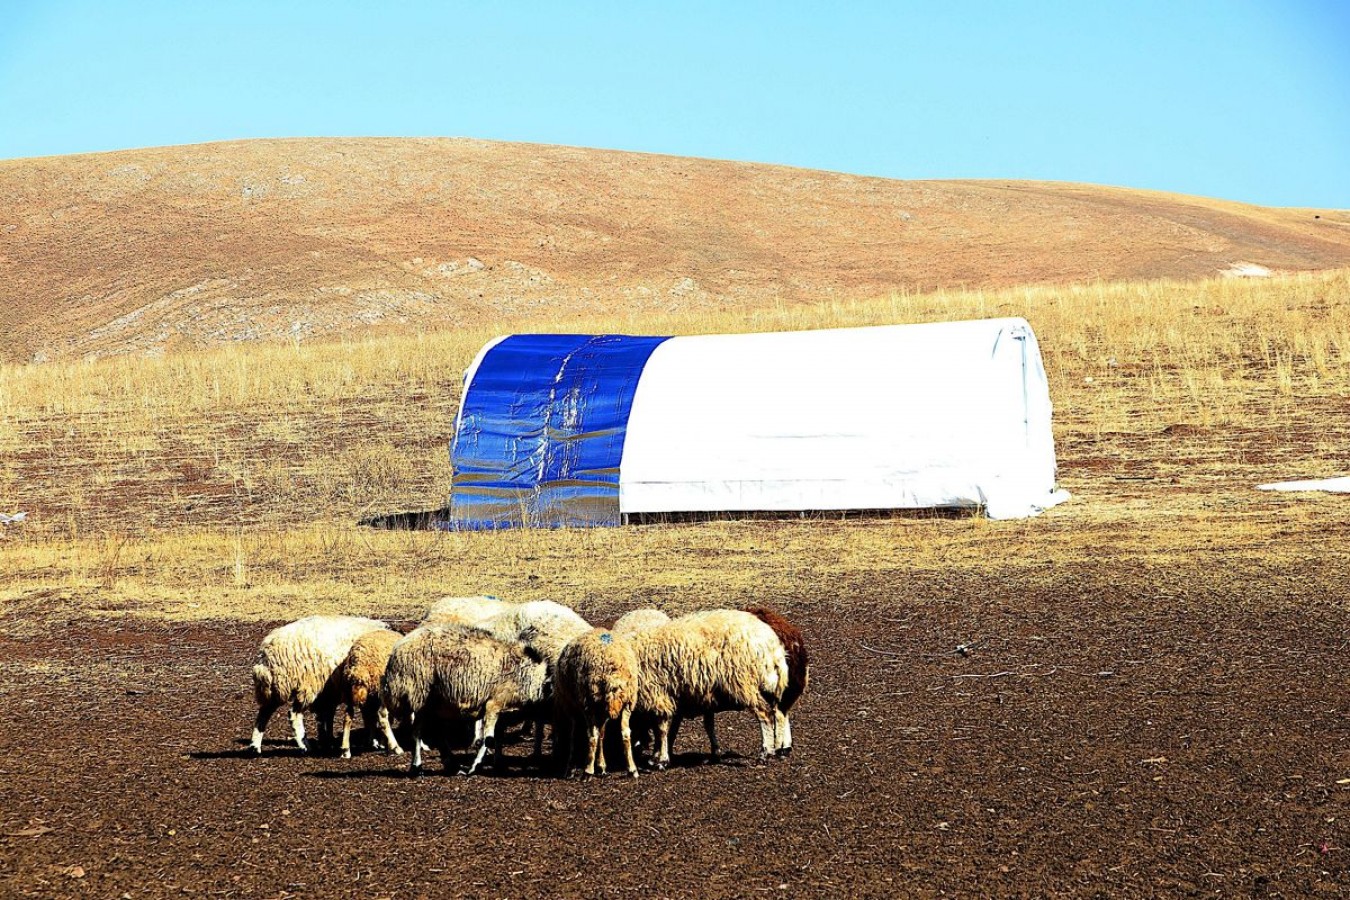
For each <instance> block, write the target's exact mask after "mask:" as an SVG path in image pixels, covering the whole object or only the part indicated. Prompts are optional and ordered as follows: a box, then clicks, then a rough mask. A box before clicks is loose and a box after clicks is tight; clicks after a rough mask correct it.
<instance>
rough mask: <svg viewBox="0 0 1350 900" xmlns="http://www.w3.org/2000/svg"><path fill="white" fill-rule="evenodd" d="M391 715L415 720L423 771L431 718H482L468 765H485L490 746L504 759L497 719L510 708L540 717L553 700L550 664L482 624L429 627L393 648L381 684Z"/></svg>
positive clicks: (416, 752)
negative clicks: (423, 738)
mask: <svg viewBox="0 0 1350 900" xmlns="http://www.w3.org/2000/svg"><path fill="white" fill-rule="evenodd" d="M380 695H381V699H382V700H383V701H384V705H385V707H386V708H387V709H388V710H389V713H390V714H391V715H396V716H399V717H400V718H403V719H405V720H407V721H409V722H410V723H411V726H412V727H411V731H412V735H411V740H412V746H413V751H412V764H411V767H410V771H411V773H412V774H414V775H417V774H421V772H422V741H421V732H422V729H423V727H424V726H425V724H426V722H427V720H428V718H430V717H435V716H443V717H447V718H451V719H455V718H460V719H463V718H470V719H482V720H483V729H482V737H481V738H480V739H478V740H476V741H475V746H476V749H477V750H478V753H477V755H476V756H475V757H474V760H473V763H472V764H471V765H470V766H469V767H468V769H467V770H465V774H467V775H472V774H473V773H474V772H476V771H477V770H478V766H479V765H480V764H481V763H482V761H483V756H484V754H485V753H486V752H487V750H488V749H489V748H493V750H494V760H496V761H500V758H501V747H500V746H499V745H498V744H497V741H496V734H497V719H498V717H499V716H500V715H501V714H502V713H505V712H523V713H525V714H526V715H529V716H532V717H534V718H536V719H537V718H539V717H540V716H541V715H543V714H544V713H545V711H546V710H547V707H548V704H549V702H550V701H551V700H552V684H551V681H550V672H549V665H548V663H547V662H545V660H544V658H543V656H542V655H541V654H540V653H539V652H538V651H537V650H535V649H534V648H533V647H530V646H528V645H526V644H522V643H516V642H512V643H508V642H506V641H501V640H498V639H497V638H495V637H493V636H492V635H490V634H488V633H486V632H484V631H481V630H479V629H477V628H467V627H465V626H462V625H427V626H423V627H421V628H418V629H416V630H415V631H413V632H412V633H411V634H409V635H408V636H407V637H405V638H404V639H403V640H401V641H399V642H398V643H397V644H395V645H394V649H393V651H392V652H391V653H390V654H389V665H388V666H387V667H386V668H385V671H384V679H383V682H382V684H381V687H380Z"/></svg>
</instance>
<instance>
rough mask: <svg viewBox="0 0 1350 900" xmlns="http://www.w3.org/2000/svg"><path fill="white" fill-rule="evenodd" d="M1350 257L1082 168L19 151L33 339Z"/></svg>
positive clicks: (736, 299)
mask: <svg viewBox="0 0 1350 900" xmlns="http://www.w3.org/2000/svg"><path fill="white" fill-rule="evenodd" d="M1343 266H1350V213H1347V212H1345V211H1333V210H1301V209H1272V208H1266V207H1257V206H1249V205H1245V204H1239V203H1231V202H1226V201H1219V200H1208V199H1204V198H1197V197H1185V196H1179V195H1171V194H1163V193H1157V192H1149V191H1139V190H1132V189H1125V188H1108V187H1098V186H1092V185H1080V184H1064V183H1053V182H1028V181H897V180H889V179H881V178H869V177H863V176H854V175H847V174H839V173H832V172H821V171H813V170H805V169H794V168H787V167H782V166H772V165H762V164H752V163H735V162H725V161H717V160H704V159H691V158H682V157H669V156H657V155H650V154H638V153H626V152H620V151H604V150H588V149H581V148H572V147H558V146H548V145H534V144H508V143H495V142H489V141H479V140H470V139H450V138H446V139H395V138H388V139H373V138H372V139H285V140H259V141H241V142H229V143H217V144H200V145H190V146H183V147H163V148H153V149H146V150H131V151H119V152H113V153H100V154H88V155H79V156H67V157H46V158H37V159H20V160H8V161H0V304H2V306H0V317H3V319H2V321H3V324H4V328H3V329H2V330H0V359H7V360H12V361H24V360H31V359H44V358H54V357H60V356H79V355H103V354H108V353H119V352H150V351H155V350H159V349H163V348H166V347H175V346H208V345H212V344H219V343H225V342H229V341H238V340H255V339H274V338H283V337H305V338H308V337H315V336H323V335H336V334H340V333H343V332H348V331H352V330H357V329H369V328H395V329H399V328H413V327H452V326H455V325H465V324H473V325H481V324H485V323H494V324H496V323H500V327H501V330H510V328H511V327H512V324H513V323H520V322H527V321H534V322H538V321H540V320H541V319H548V320H549V321H551V322H555V323H557V326H558V327H565V323H566V321H567V320H568V319H569V318H571V317H575V316H576V315H583V314H590V313H597V312H605V313H610V314H613V313H616V312H618V313H627V314H628V315H629V317H630V318H631V319H632V320H634V321H637V322H640V321H641V319H642V317H643V315H644V314H648V313H655V312H670V311H682V310H691V309H693V310H697V309H703V308H707V309H726V308H733V307H734V308H743V309H747V310H750V309H754V308H756V307H763V306H767V305H776V304H796V303H814V302H819V301H822V300H829V299H832V298H838V299H845V298H857V297H865V296H872V295H881V294H885V293H888V292H891V291H896V290H919V291H922V290H930V289H935V288H942V287H954V286H964V287H971V288H984V287H1004V286H1009V285H1015V284H1024V283H1067V282H1081V281H1085V280H1096V279H1103V280H1119V279H1143V278H1183V279H1189V278H1202V277H1208V276H1213V275H1218V274H1221V273H1223V272H1225V271H1232V272H1242V271H1246V272H1253V271H1259V269H1260V268H1265V269H1269V270H1272V271H1294V270H1313V269H1327V268H1339V267H1343ZM1242 267H1257V268H1255V269H1253V268H1247V269H1243V268H1242Z"/></svg>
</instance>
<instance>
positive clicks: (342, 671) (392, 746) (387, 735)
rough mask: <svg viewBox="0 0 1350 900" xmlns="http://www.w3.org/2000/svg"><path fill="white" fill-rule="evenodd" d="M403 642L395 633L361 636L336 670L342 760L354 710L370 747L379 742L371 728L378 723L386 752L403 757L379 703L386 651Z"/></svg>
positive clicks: (347, 754) (349, 745)
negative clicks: (341, 714) (342, 713)
mask: <svg viewBox="0 0 1350 900" xmlns="http://www.w3.org/2000/svg"><path fill="white" fill-rule="evenodd" d="M402 639H403V635H401V634H399V633H398V632H397V631H389V630H381V631H369V632H366V633H365V634H363V635H361V636H360V637H359V638H357V639H356V641H355V642H354V643H353V644H352V649H351V650H350V651H348V653H347V658H346V660H344V661H343V663H342V666H341V667H340V668H339V669H338V679H339V684H340V688H341V691H342V693H341V695H340V699H341V701H342V702H343V703H345V704H346V708H347V715H346V716H345V717H344V720H343V724H342V758H343V759H350V758H351V755H352V741H351V735H352V719H353V718H355V716H356V711H357V710H358V709H359V710H361V718H362V719H364V720H365V723H366V731H367V732H369V733H370V744H371V747H372V748H375V749H378V748H379V746H380V742H379V741H378V740H377V739H376V737H375V726H376V723H378V724H379V728H380V731H381V732H382V733H383V734H384V740H385V746H387V747H388V748H389V752H391V753H395V754H397V755H399V756H402V755H403V748H402V747H400V746H399V745H398V740H397V739H396V738H395V737H394V729H393V728H392V727H391V726H390V724H389V710H387V709H385V708H384V704H383V703H381V702H380V681H381V680H382V679H383V678H384V669H385V666H386V665H388V663H389V652H390V651H391V650H393V649H394V645H395V644H397V643H398V642H399V641H400V640H402Z"/></svg>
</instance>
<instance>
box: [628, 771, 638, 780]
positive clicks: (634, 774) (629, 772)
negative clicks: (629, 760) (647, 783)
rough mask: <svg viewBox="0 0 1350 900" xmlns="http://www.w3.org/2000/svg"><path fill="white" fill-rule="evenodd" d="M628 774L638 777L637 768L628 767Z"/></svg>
mask: <svg viewBox="0 0 1350 900" xmlns="http://www.w3.org/2000/svg"><path fill="white" fill-rule="evenodd" d="M628 774H629V775H631V776H633V777H634V778H636V777H638V773H637V769H629V770H628Z"/></svg>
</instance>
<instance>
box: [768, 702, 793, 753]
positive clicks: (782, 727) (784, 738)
mask: <svg viewBox="0 0 1350 900" xmlns="http://www.w3.org/2000/svg"><path fill="white" fill-rule="evenodd" d="M773 715H774V725H775V726H776V727H777V729H778V755H779V756H791V755H792V720H790V719H789V718H788V714H787V713H785V712H783V711H782V710H781V709H778V710H774V714H773Z"/></svg>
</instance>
